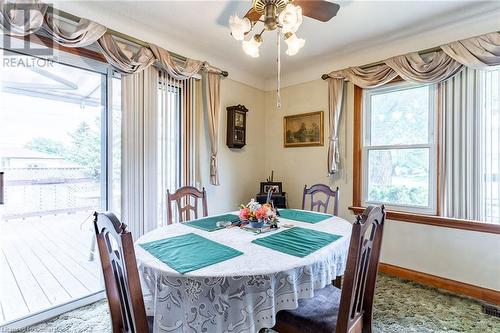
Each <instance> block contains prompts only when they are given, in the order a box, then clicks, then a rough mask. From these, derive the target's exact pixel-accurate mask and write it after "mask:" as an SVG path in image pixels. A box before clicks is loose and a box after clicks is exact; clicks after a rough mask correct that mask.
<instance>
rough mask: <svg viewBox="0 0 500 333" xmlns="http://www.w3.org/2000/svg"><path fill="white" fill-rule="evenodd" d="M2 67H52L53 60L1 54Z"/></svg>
mask: <svg viewBox="0 0 500 333" xmlns="http://www.w3.org/2000/svg"><path fill="white" fill-rule="evenodd" d="M2 67H4V68H9V67H10V68H14V67H26V68H32V67H54V62H53V61H52V60H50V59H45V58H35V57H20V56H5V55H4V56H3V57H2Z"/></svg>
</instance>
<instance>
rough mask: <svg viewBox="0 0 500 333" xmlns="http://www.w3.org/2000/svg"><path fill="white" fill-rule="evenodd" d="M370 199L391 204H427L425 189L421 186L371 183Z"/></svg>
mask: <svg viewBox="0 0 500 333" xmlns="http://www.w3.org/2000/svg"><path fill="white" fill-rule="evenodd" d="M368 198H369V199H370V201H377V202H386V203H393V204H406V205H416V206H427V205H428V197H427V189H426V188H425V187H423V186H412V187H409V186H405V185H399V186H396V185H375V184H374V185H372V186H371V188H370V193H369V195H368Z"/></svg>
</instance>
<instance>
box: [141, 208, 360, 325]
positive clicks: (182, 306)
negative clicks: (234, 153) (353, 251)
mask: <svg viewBox="0 0 500 333" xmlns="http://www.w3.org/2000/svg"><path fill="white" fill-rule="evenodd" d="M280 213H281V214H280V215H281V216H280V217H279V224H278V226H279V228H278V229H277V230H272V231H268V232H260V231H259V229H243V228H241V227H238V226H233V225H231V226H229V227H228V226H223V225H221V223H220V222H219V220H221V221H231V220H232V222H236V221H238V212H230V213H225V214H220V215H215V216H210V217H208V218H201V219H198V220H194V221H190V222H184V223H175V224H171V225H167V226H164V227H160V228H158V229H155V230H153V231H150V232H148V233H146V234H144V235H143V236H141V237H140V238H139V239H137V241H136V242H135V249H136V258H137V265H138V268H139V276H140V278H141V285H142V289H143V294H144V299H145V306H146V313H147V314H148V316H154V327H153V332H196V333H198V332H200V333H201V332H206V333H212V332H213V333H222V332H227V333H232V332H235V333H236V332H238V333H240V332H241V333H243V332H258V331H259V330H261V329H263V328H272V327H273V326H274V324H275V318H276V314H277V312H278V311H280V310H284V309H296V308H297V307H298V301H299V300H300V299H304V298H310V297H314V292H315V290H318V289H321V288H324V287H325V286H327V285H328V284H331V283H332V281H333V280H335V278H336V277H338V276H342V275H343V274H344V271H345V267H346V261H347V254H348V249H349V241H350V235H351V228H352V225H351V223H349V222H348V221H346V220H344V219H342V218H340V217H337V216H333V215H328V214H322V213H316V212H314V213H313V212H306V211H302V210H293V209H288V210H280ZM233 219H234V220H233ZM217 222H219V223H217ZM228 224H229V223H228Z"/></svg>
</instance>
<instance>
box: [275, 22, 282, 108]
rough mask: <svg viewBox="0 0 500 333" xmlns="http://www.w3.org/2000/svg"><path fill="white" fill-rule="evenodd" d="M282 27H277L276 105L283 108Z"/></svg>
mask: <svg viewBox="0 0 500 333" xmlns="http://www.w3.org/2000/svg"><path fill="white" fill-rule="evenodd" d="M280 37H281V28H279V29H276V45H277V46H278V47H277V48H278V54H277V62H278V79H277V80H276V107H277V108H278V109H281V38H280Z"/></svg>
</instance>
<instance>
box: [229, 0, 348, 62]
mask: <svg viewBox="0 0 500 333" xmlns="http://www.w3.org/2000/svg"><path fill="white" fill-rule="evenodd" d="M339 9H340V6H339V5H338V4H335V3H332V2H328V1H326V0H253V3H252V8H250V10H249V11H248V12H247V13H246V14H245V16H244V17H243V18H240V17H238V16H237V15H233V16H231V17H230V18H229V26H230V28H231V34H232V35H233V37H234V38H235V39H236V40H240V41H243V42H242V47H243V50H244V51H245V53H246V54H247V55H249V56H251V57H258V56H259V46H260V45H261V44H262V41H263V39H262V34H263V33H264V32H265V31H272V30H276V29H278V38H279V34H280V33H281V35H283V38H284V39H285V42H286V44H287V45H288V50H287V51H286V54H288V55H289V56H292V55H295V54H297V53H298V52H299V50H300V49H301V48H302V47H303V46H304V44H305V40H304V39H302V38H298V37H297V36H296V35H295V33H296V32H297V30H298V29H299V27H300V25H301V24H302V16H307V17H310V18H313V19H315V20H318V21H321V22H327V21H329V20H330V19H332V18H333V17H334V16H335V15H337V12H338V11H339ZM259 22H262V23H263V29H262V31H261V32H260V33H257V34H255V35H254V36H253V37H252V38H251V39H250V40H247V41H245V40H244V39H245V36H246V35H247V34H249V33H250V31H251V30H252V29H253V27H254V26H255V25H256V24H257V23H259Z"/></svg>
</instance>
